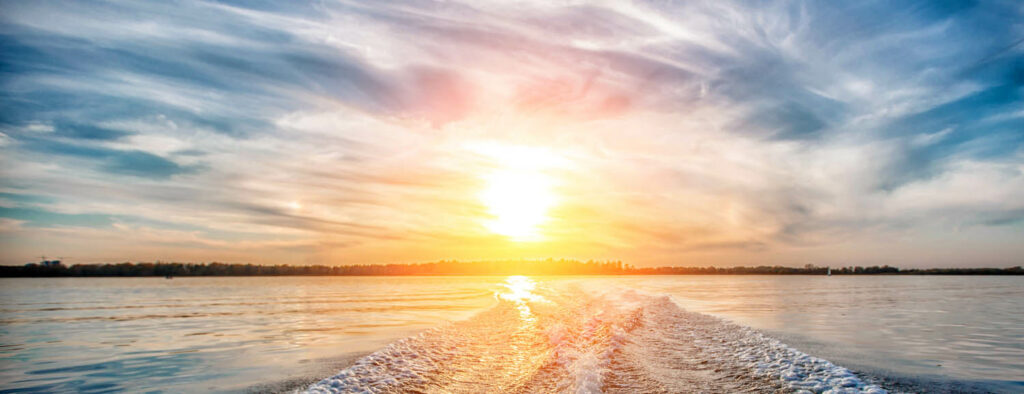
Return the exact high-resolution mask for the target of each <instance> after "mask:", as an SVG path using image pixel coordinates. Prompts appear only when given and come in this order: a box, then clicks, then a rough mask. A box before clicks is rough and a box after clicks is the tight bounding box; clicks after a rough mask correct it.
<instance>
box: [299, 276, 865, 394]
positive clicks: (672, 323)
mask: <svg viewBox="0 0 1024 394" xmlns="http://www.w3.org/2000/svg"><path fill="white" fill-rule="evenodd" d="M515 281H516V283H511V284H510V285H508V286H506V287H508V291H506V292H503V293H501V294H499V297H496V298H497V299H498V300H499V303H498V305H496V306H495V307H494V308H492V309H489V310H487V311H484V312H481V313H480V314H478V315H477V316H475V317H473V318H471V319H469V320H466V321H462V322H456V323H451V324H448V325H445V326H443V327H439V328H436V329H433V330H429V331H427V332H424V333H422V334H420V335H417V336H413V337H409V338H406V339H403V340H400V341H398V342H395V343H393V344H391V345H389V346H387V347H385V348H384V349H381V350H380V351H377V352H375V353H373V354H371V355H369V356H367V357H364V358H363V359H361V360H359V361H358V362H356V363H355V364H354V365H352V366H351V367H349V368H347V369H345V370H343V371H341V372H339V373H338V374H337V375H335V376H332V377H330V378H327V379H324V380H322V381H320V382H318V383H316V384H313V385H312V386H310V387H309V388H308V390H307V392H309V393H341V392H370V393H379V392H405V391H418V392H563V393H567V392H575V393H600V392H765V391H770V392H779V391H796V392H813V393H884V392H885V390H882V389H881V388H879V387H877V386H875V385H871V384H868V383H866V382H864V381H862V380H861V379H859V378H857V377H856V376H855V375H854V374H853V373H852V372H850V371H849V370H847V369H846V368H842V367H839V366H836V365H834V364H832V363H830V362H828V361H826V360H822V359H820V358H816V357H812V356H809V355H807V354H804V353H802V352H800V351H797V350H795V349H792V348H790V347H789V346H787V345H785V344H783V343H781V342H779V341H777V340H775V339H772V338H769V337H767V336H765V335H763V334H761V333H759V332H757V331H755V330H752V329H750V328H747V327H742V326H738V325H735V324H732V323H728V322H726V321H724V320H722V319H719V318H716V317H712V316H708V315H704V314H699V313H693V312H688V311H686V310H684V309H682V308H680V307H679V306H678V305H677V304H675V303H674V302H673V301H672V300H671V298H670V297H667V296H652V295H647V294H642V293H639V292H636V291H632V290H621V289H591V290H589V291H588V290H587V289H583V288H581V286H579V285H575V284H570V285H563V286H559V287H558V288H547V287H541V286H537V287H536V288H535V287H534V286H535V285H534V284H533V283H532V281H531V282H529V283H527V282H524V281H523V279H522V278H518V279H515ZM524 289H525V290H524ZM503 291H504V290H503Z"/></svg>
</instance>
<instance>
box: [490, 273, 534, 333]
mask: <svg viewBox="0 0 1024 394" xmlns="http://www.w3.org/2000/svg"><path fill="white" fill-rule="evenodd" d="M501 286H502V287H504V291H499V292H498V293H497V296H498V297H499V298H501V299H503V300H506V301H509V302H512V303H513V304H515V306H516V309H518V310H519V317H520V318H522V320H523V321H524V322H527V323H529V322H533V321H535V320H536V318H535V317H534V316H533V312H532V311H531V310H530V305H529V303H530V302H539V301H546V300H545V299H544V297H542V296H541V295H539V294H536V293H534V290H535V289H536V288H537V282H536V281H534V280H533V279H530V278H529V277H526V276H522V275H513V276H509V277H508V278H506V279H505V282H504V283H502V284H501Z"/></svg>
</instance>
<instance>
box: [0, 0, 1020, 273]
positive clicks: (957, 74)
mask: <svg viewBox="0 0 1024 394" xmlns="http://www.w3.org/2000/svg"><path fill="white" fill-rule="evenodd" d="M0 11H2V12H0V46H2V50H0V84H2V89H0V133H2V134H0V248H2V252H0V263H3V264H20V263H24V262H27V261H33V260H34V259H36V257H37V256H40V255H44V254H45V255H48V256H53V257H56V256H64V257H65V258H66V260H68V261H71V262H107V261H125V260H132V261H135V260H158V259H159V260H177V261H213V260H218V261H233V262H255V263H290V264H307V263H327V264H341V263H364V262H366V263H379V262H408V261H427V260H436V259H442V258H448V259H450V258H458V259H489V258H519V257H527V258H546V257H574V258H582V259H589V258H594V259H605V258H611V259H623V260H626V261H629V262H633V263H635V264H637V265H654V264H672V265H709V264H715V265H736V264H744V265H759V264H784V265H803V264H807V263H813V264H819V265H833V266H837V265H872V264H895V265H899V266H904V267H931V266H1009V265H1019V264H1021V263H1022V261H1021V257H1020V256H1024V99H1022V95H1024V4H1022V3H1020V2H1018V1H983V2H972V1H965V2H934V1H879V2H875V1H866V2H849V3H839V2H824V1H823V2H797V1H792V2H773V1H767V2H745V1H707V2H703V1H689V2H632V1H620V2H616V1H608V2H586V1H566V2H561V1H554V2H552V1H515V2H512V1H481V2H429V1H410V2H346V1H341V2H331V1H318V2H312V3H300V2H288V3H280V2H193V1H182V2H128V1H109V2H89V1H84V2H47V1H32V2H15V1H5V2H2V3H0ZM523 152H526V153H523ZM538 163H540V164H538ZM509 168H511V169H512V170H514V171H518V172H517V173H524V171H528V172H529V173H530V174H535V175H531V176H534V178H529V177H527V179H537V180H538V182H533V183H531V182H526V183H528V185H523V188H524V189H530V188H532V187H538V186H536V185H534V183H536V184H540V183H543V184H544V185H546V186H544V187H545V189H544V190H539V189H538V190H532V191H531V190H527V191H526V192H524V195H523V196H513V198H511V201H512V203H513V204H514V203H515V201H521V200H528V199H529V197H530V196H538V195H542V194H544V193H547V194H550V195H551V198H550V199H546V200H545V204H546V205H544V210H543V216H544V217H543V220H541V219H538V220H537V223H530V225H531V226H533V227H536V228H533V229H532V231H531V234H533V233H535V234H533V236H531V239H529V240H527V241H524V240H523V239H513V238H514V237H512V238H510V237H508V236H507V235H508V234H503V233H501V231H494V228H495V226H493V225H490V226H489V223H491V224H493V222H494V221H495V220H498V221H500V220H502V219H501V216H502V215H501V213H495V212H494V209H495V206H494V203H488V201H482V200H481V198H480V197H479V196H480V195H481V190H483V189H487V187H488V186H487V185H488V184H489V182H493V181H494V180H495V179H498V178H500V177H496V175H494V174H504V173H507V171H509ZM524 168H525V170H524ZM539 180H543V182H540V181H539ZM517 186H519V185H517ZM548 188H550V190H548ZM484 200H486V199H484ZM489 204H490V205H489ZM538 212H539V211H538ZM495 216H497V217H498V219H495ZM513 216H514V215H513ZM489 229H490V231H489Z"/></svg>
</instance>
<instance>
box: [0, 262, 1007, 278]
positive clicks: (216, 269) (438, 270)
mask: <svg viewBox="0 0 1024 394" xmlns="http://www.w3.org/2000/svg"><path fill="white" fill-rule="evenodd" d="M829 274H831V275H837V276H838V275H1024V269H1022V268H1021V267H1020V266H1016V267H1009V268H930V269H900V268H897V267H890V266H888V265H885V266H870V267H861V266H848V267H818V266H814V265H810V264H808V265H806V266H804V267H802V268H797V267H783V266H757V267H742V266H741V267H642V268H640V267H634V266H632V265H629V264H623V263H622V262H621V261H604V262H595V261H587V262H581V261H576V260H523V261H478V262H458V261H438V262H432V263H418V264H379V265H375V264H360V265H339V266H327V265H287V264H284V265H257V264H225V263H166V262H156V263H117V264H76V265H64V264H62V263H61V262H60V261H57V260H50V261H43V262H40V263H31V264H25V265H22V266H0V277H5V278H17V277H21V278H25V277H161V276H163V277H176V276H180V277H203V276H504V275H553V276H555V275H829Z"/></svg>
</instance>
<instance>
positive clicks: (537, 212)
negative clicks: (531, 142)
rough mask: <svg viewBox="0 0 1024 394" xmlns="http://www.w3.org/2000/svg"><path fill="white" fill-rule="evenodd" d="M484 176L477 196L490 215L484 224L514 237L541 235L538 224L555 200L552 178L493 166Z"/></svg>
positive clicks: (538, 236) (529, 170)
mask: <svg viewBox="0 0 1024 394" xmlns="http://www.w3.org/2000/svg"><path fill="white" fill-rule="evenodd" d="M485 178H486V182H487V186H486V188H485V189H484V191H483V192H482V193H481V194H480V199H481V200H482V201H483V203H484V205H486V206H487V210H488V212H489V213H490V214H491V217H492V218H491V220H488V221H486V222H485V223H484V224H485V225H486V226H487V228H488V229H490V230H491V231H492V232H494V233H496V234H501V235H504V236H506V237H508V238H509V239H511V240H514V241H536V240H539V239H541V238H542V237H541V234H540V227H541V225H543V224H544V223H545V222H547V221H548V210H549V209H550V208H551V207H552V206H553V205H554V203H555V195H554V193H553V192H552V180H551V178H550V177H549V176H547V175H545V174H544V173H542V172H540V171H538V170H532V169H521V168H519V169H501V170H496V171H494V172H492V173H490V174H488V175H487V176H486V177H485Z"/></svg>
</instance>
